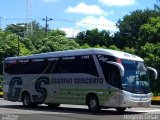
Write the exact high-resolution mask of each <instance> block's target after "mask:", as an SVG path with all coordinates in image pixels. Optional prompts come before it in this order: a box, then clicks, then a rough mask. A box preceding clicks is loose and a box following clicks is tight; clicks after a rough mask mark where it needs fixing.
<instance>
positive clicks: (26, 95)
mask: <svg viewBox="0 0 160 120" xmlns="http://www.w3.org/2000/svg"><path fill="white" fill-rule="evenodd" d="M22 103H23V106H25V107H31V106H32V105H33V104H32V102H31V99H30V95H29V93H24V94H23V95H22Z"/></svg>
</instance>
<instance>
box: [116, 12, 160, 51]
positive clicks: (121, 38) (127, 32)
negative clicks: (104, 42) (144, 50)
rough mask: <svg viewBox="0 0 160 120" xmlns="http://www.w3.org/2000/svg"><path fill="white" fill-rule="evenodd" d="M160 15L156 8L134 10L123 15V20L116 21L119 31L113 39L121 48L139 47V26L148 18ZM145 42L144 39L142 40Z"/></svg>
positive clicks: (146, 21)
mask: <svg viewBox="0 0 160 120" xmlns="http://www.w3.org/2000/svg"><path fill="white" fill-rule="evenodd" d="M158 16H160V12H157V11H156V10H149V9H146V10H136V11H133V12H131V14H130V15H126V16H124V18H123V20H119V21H118V28H119V32H118V33H116V34H115V37H114V41H118V42H116V45H117V46H118V47H119V48H121V49H123V48H124V47H131V48H132V47H133V48H136V49H137V48H140V45H141V44H139V43H140V42H141V41H139V39H138V38H139V36H140V34H139V33H140V27H141V26H142V25H144V24H146V23H148V21H149V20H150V18H152V17H158ZM144 42H145V41H144Z"/></svg>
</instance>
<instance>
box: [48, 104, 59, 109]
mask: <svg viewBox="0 0 160 120" xmlns="http://www.w3.org/2000/svg"><path fill="white" fill-rule="evenodd" d="M47 105H48V107H49V108H58V107H59V106H60V104H56V103H48V104H47Z"/></svg>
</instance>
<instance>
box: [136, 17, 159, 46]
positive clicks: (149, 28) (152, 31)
mask: <svg viewBox="0 0 160 120" xmlns="http://www.w3.org/2000/svg"><path fill="white" fill-rule="evenodd" d="M139 41H140V42H139V43H140V45H145V42H148V43H154V44H156V43H157V42H160V17H153V18H151V19H149V22H148V23H146V24H144V25H142V26H141V27H140V37H139Z"/></svg>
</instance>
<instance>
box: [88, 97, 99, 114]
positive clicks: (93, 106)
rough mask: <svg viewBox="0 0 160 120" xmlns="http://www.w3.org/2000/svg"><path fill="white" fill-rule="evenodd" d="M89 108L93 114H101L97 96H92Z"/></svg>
mask: <svg viewBox="0 0 160 120" xmlns="http://www.w3.org/2000/svg"><path fill="white" fill-rule="evenodd" d="M88 108H89V110H90V111H91V112H99V111H100V106H99V101H98V98H97V97H96V96H90V98H89V100H88Z"/></svg>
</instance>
